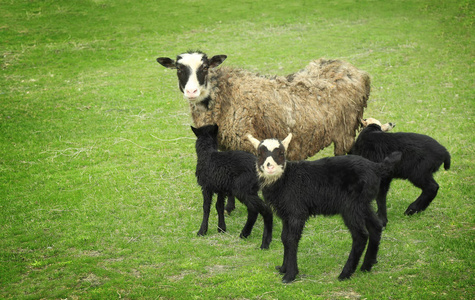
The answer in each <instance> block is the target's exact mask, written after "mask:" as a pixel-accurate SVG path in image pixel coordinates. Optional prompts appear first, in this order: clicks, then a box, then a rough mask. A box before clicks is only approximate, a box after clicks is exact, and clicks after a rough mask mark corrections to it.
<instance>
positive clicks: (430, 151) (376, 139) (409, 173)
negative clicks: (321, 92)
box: [349, 118, 450, 226]
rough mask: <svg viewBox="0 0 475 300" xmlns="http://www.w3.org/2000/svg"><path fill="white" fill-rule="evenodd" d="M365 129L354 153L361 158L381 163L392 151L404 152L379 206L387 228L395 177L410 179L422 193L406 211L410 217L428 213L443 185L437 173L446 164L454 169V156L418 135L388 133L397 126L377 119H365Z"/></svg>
mask: <svg viewBox="0 0 475 300" xmlns="http://www.w3.org/2000/svg"><path fill="white" fill-rule="evenodd" d="M362 125H363V127H365V128H364V129H363V130H362V131H361V133H360V134H359V136H358V138H357V140H356V142H355V144H354V145H353V148H352V149H351V150H350V152H349V153H350V154H355V155H360V156H362V157H364V158H367V159H369V160H371V161H374V162H380V161H382V160H383V159H384V157H386V156H388V155H389V154H390V153H391V152H394V151H400V152H402V158H401V161H400V162H399V163H398V164H396V166H395V168H394V172H393V176H392V177H389V178H386V179H385V180H383V181H382V182H381V187H380V191H379V194H378V196H377V198H376V201H377V203H378V216H379V217H380V219H381V220H382V221H383V225H384V226H386V224H387V222H388V218H387V211H386V195H387V193H388V191H389V186H390V184H391V181H392V179H393V178H400V179H408V180H409V181H410V182H412V184H414V185H415V186H416V187H418V188H420V189H421V190H422V193H421V194H420V196H419V197H418V198H417V199H416V201H414V202H412V203H411V204H410V205H409V207H408V208H407V209H406V211H405V213H404V214H406V215H412V214H414V213H418V212H421V211H423V210H425V209H426V208H427V207H428V206H429V204H430V203H431V202H432V200H434V198H435V196H437V191H438V190H439V185H438V184H437V182H436V181H435V180H434V177H433V174H434V173H435V172H437V171H438V170H439V168H440V166H441V165H442V164H444V169H445V170H448V169H449V168H450V154H449V152H448V151H447V149H445V147H444V146H442V145H441V144H439V143H438V142H437V141H436V140H434V139H433V138H431V137H429V136H427V135H423V134H417V133H409V132H397V133H388V132H386V131H389V130H391V129H392V128H393V127H394V126H395V125H393V124H392V123H387V124H384V125H381V123H380V122H379V121H378V120H376V119H373V118H368V119H364V120H362Z"/></svg>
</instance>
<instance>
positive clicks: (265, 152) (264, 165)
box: [246, 133, 292, 185]
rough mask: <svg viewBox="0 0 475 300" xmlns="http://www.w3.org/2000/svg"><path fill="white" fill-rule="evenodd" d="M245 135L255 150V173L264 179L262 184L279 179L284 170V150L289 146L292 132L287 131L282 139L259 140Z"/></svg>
mask: <svg viewBox="0 0 475 300" xmlns="http://www.w3.org/2000/svg"><path fill="white" fill-rule="evenodd" d="M246 137H247V139H248V140H249V141H251V143H252V145H253V146H254V148H256V150H257V173H258V175H259V177H260V178H262V179H264V181H263V182H264V185H267V184H270V183H273V182H274V181H276V180H277V179H279V178H280V176H282V174H283V173H284V170H285V164H286V160H285V152H286V151H287V148H288V147H289V143H290V141H291V139H292V134H291V133H289V135H288V136H287V137H286V138H285V139H284V140H282V141H280V140H277V139H267V140H263V141H259V140H258V139H256V138H254V137H253V136H252V135H250V134H248V135H247V136H246Z"/></svg>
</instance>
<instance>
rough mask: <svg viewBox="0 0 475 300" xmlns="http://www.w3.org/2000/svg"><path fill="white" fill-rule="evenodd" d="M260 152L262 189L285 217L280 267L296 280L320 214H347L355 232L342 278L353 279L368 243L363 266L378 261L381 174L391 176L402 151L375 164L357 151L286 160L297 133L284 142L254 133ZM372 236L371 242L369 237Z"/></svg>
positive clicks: (345, 218)
mask: <svg viewBox="0 0 475 300" xmlns="http://www.w3.org/2000/svg"><path fill="white" fill-rule="evenodd" d="M247 137H248V139H249V140H250V141H251V143H252V144H253V145H254V147H255V148H256V150H257V153H258V162H257V170H258V176H259V178H260V183H261V188H262V194H263V196H264V199H265V201H266V202H267V203H269V204H270V205H271V206H272V207H273V208H274V210H275V211H276V214H277V215H278V216H279V217H280V218H281V219H282V223H283V227H282V236H281V237H282V243H283V244H284V260H283V264H282V266H279V267H277V269H278V270H279V271H280V272H281V273H283V274H285V275H284V277H283V279H282V281H283V282H284V283H288V282H291V281H293V280H294V279H295V277H296V275H297V274H298V266H297V248H298V243H299V240H300V238H301V235H302V231H303V228H304V226H305V222H306V221H307V219H308V218H309V217H310V216H314V215H326V216H328V215H336V214H339V215H341V216H342V218H343V221H344V222H345V225H346V226H347V227H348V229H349V230H350V232H351V236H352V239H353V244H352V249H351V252H350V255H349V257H348V260H347V262H346V264H345V266H344V268H343V271H342V272H341V274H340V276H339V277H338V278H339V279H340V280H343V279H347V278H350V276H351V275H352V274H353V273H354V272H355V270H356V267H357V265H358V262H359V260H360V258H361V256H362V254H363V251H364V249H365V247H366V244H367V243H368V247H367V250H366V255H365V258H364V261H363V265H362V266H361V270H362V271H370V270H371V268H372V266H373V265H374V264H375V263H376V258H377V253H378V248H379V242H380V239H381V233H382V229H383V226H382V224H381V221H380V220H379V219H378V217H377V216H376V214H375V213H374V212H373V210H372V208H371V201H373V199H374V198H376V195H377V193H378V189H379V185H380V182H381V178H385V177H387V176H390V174H391V172H392V169H393V168H394V165H395V164H396V163H397V162H398V161H399V160H400V159H401V153H400V152H395V153H393V154H391V155H389V157H388V158H386V159H385V160H384V161H383V162H381V163H374V162H371V161H369V160H367V159H364V158H362V157H358V156H355V155H347V156H337V157H329V158H323V159H319V160H316V161H285V157H284V158H283V159H282V156H281V149H284V150H285V151H286V150H287V148H288V146H289V143H290V140H291V138H292V135H289V136H288V137H287V138H286V139H284V140H283V141H282V142H280V141H278V140H264V141H262V142H260V141H259V140H257V139H255V138H253V137H252V136H250V135H248V136H247ZM368 240H369V242H368Z"/></svg>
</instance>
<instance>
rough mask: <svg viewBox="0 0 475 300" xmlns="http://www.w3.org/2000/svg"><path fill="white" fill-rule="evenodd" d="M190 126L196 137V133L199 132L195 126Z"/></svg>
mask: <svg viewBox="0 0 475 300" xmlns="http://www.w3.org/2000/svg"><path fill="white" fill-rule="evenodd" d="M190 127H191V130H193V133H194V134H195V135H196V136H197V137H198V134H199V129H198V128H195V127H193V126H190Z"/></svg>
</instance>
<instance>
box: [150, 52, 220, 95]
mask: <svg viewBox="0 0 475 300" xmlns="http://www.w3.org/2000/svg"><path fill="white" fill-rule="evenodd" d="M226 57H227V56H226V55H215V56H213V57H212V58H208V56H207V55H206V54H205V53H202V52H200V51H189V52H187V53H183V54H180V55H178V56H177V58H176V60H173V59H171V58H168V57H159V58H157V62H158V63H159V64H161V65H162V66H164V67H166V68H169V69H176V70H177V76H178V86H179V88H180V91H181V92H182V93H183V95H184V97H185V98H186V99H187V100H188V101H190V102H194V103H199V102H201V101H203V100H205V99H206V98H208V97H209V95H210V89H209V87H208V72H209V69H210V68H215V67H217V66H219V65H220V64H221V63H222V62H223V61H224V60H225V59H226Z"/></svg>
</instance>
